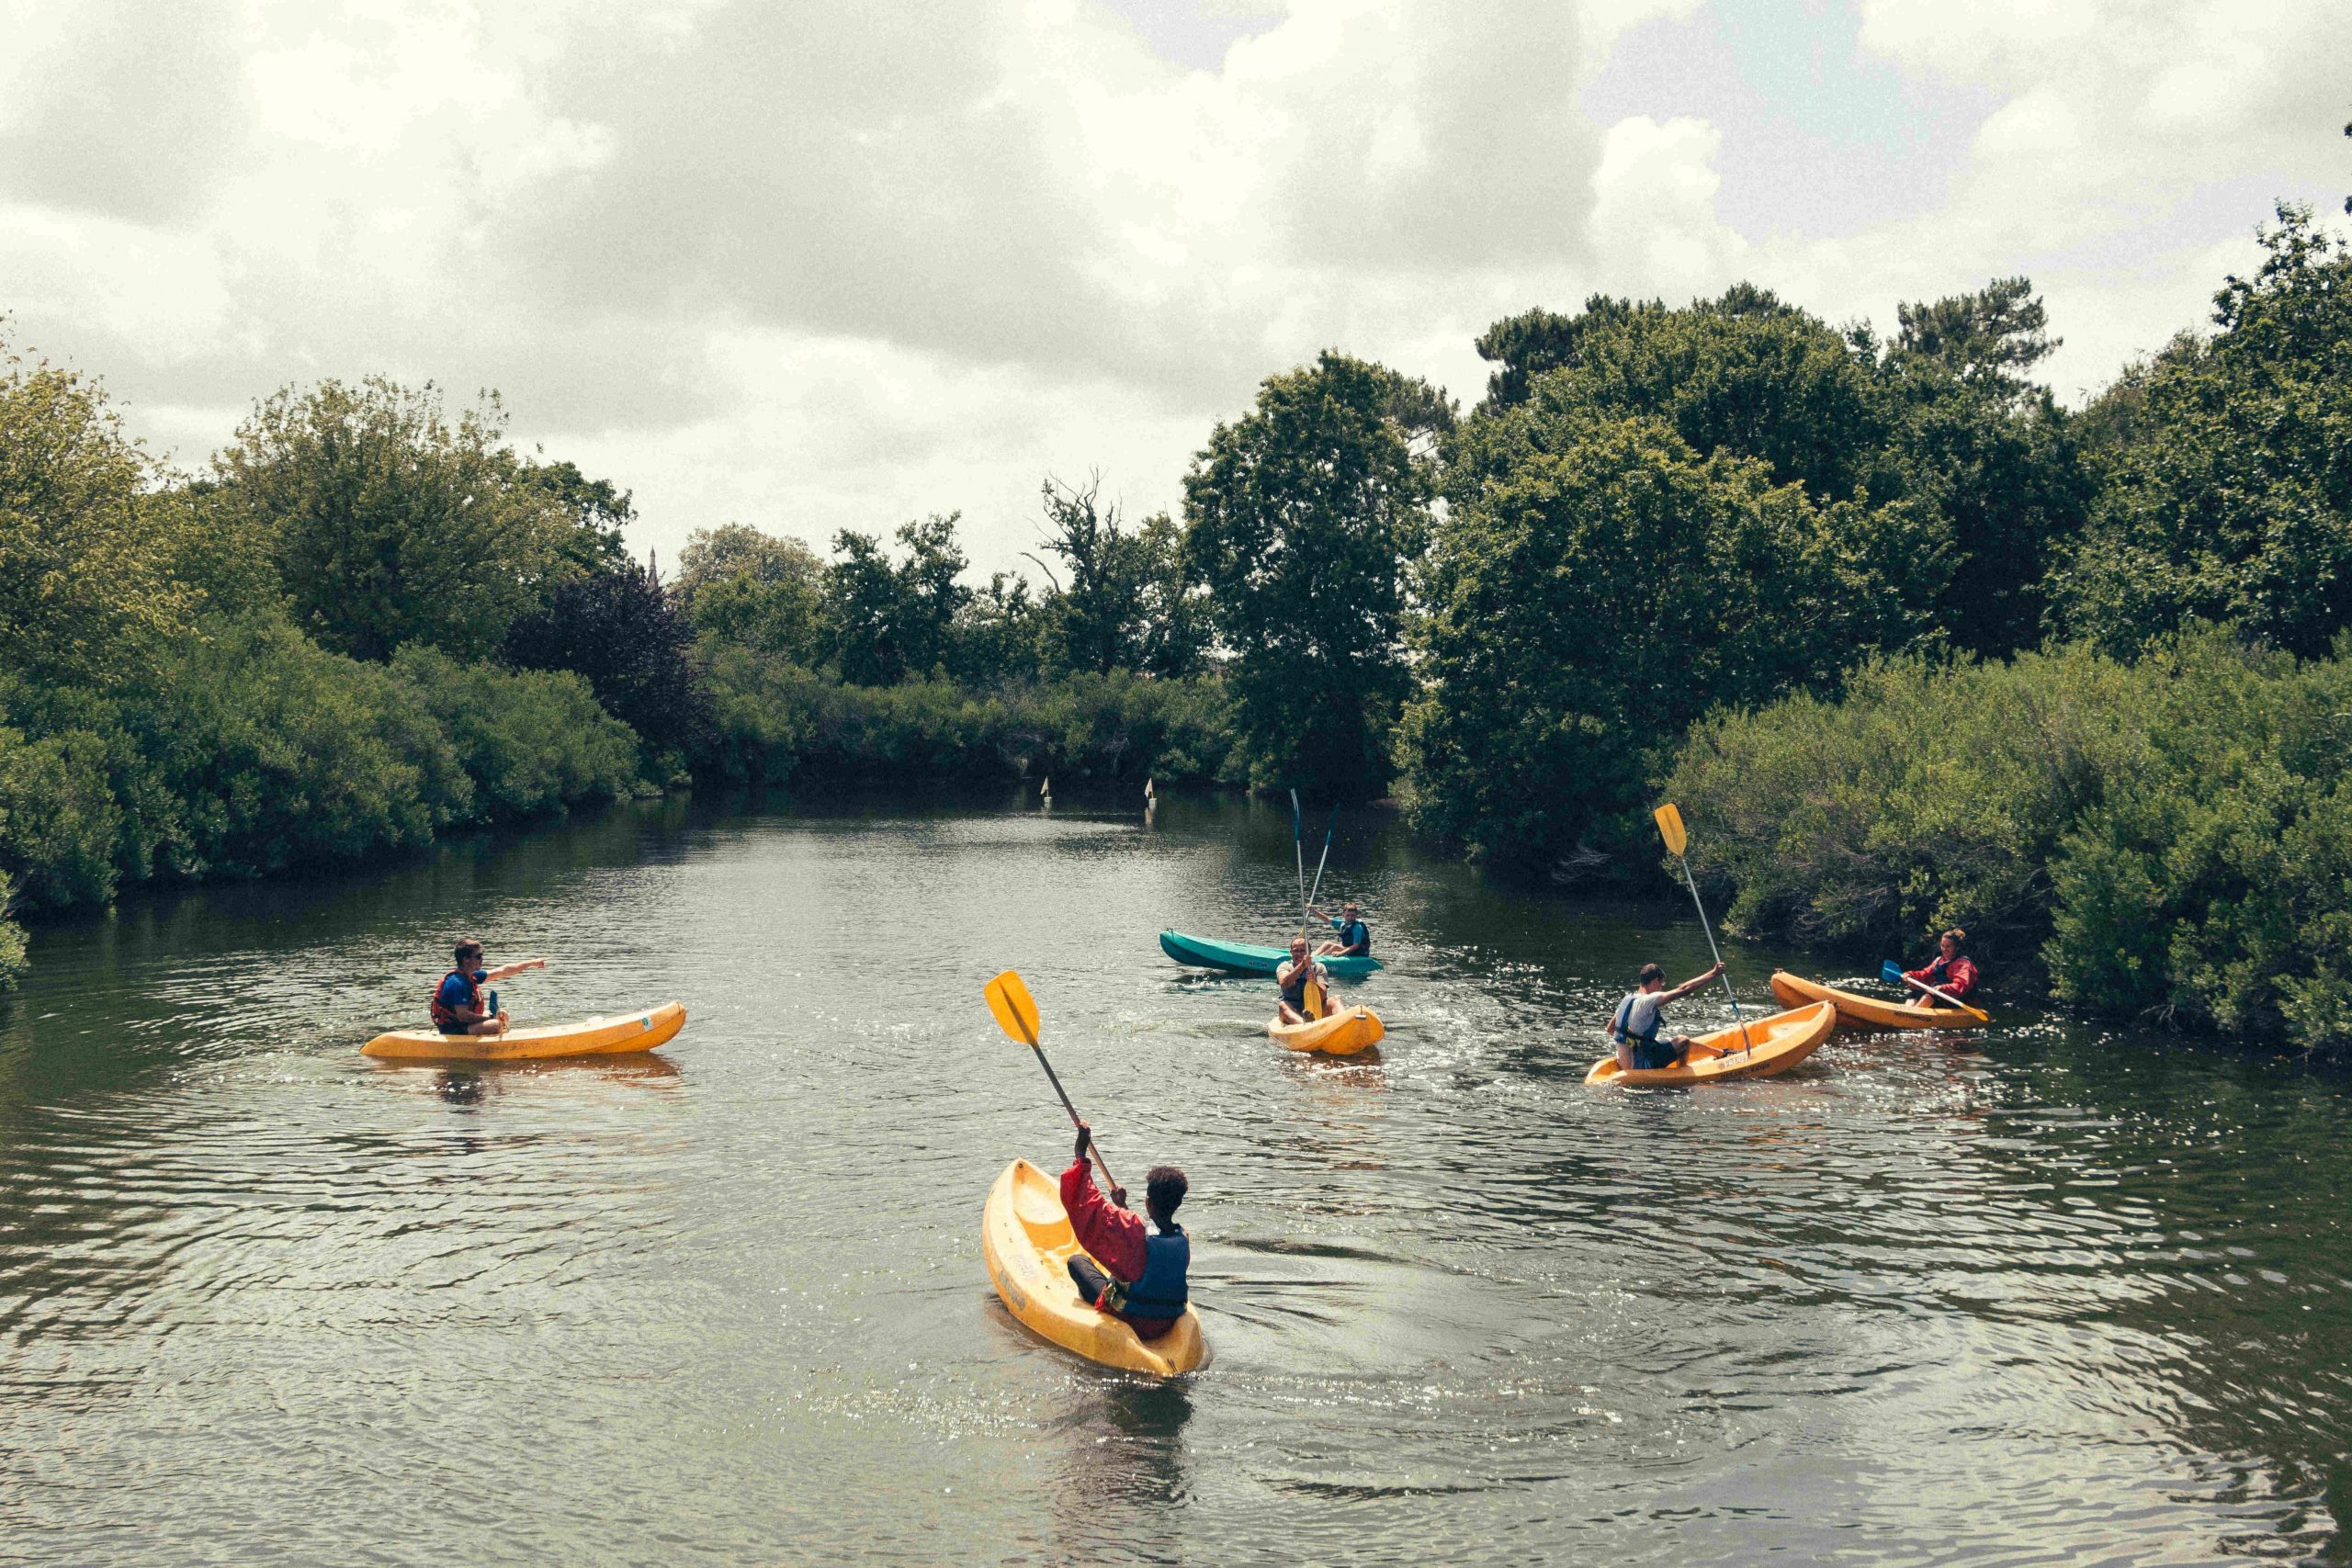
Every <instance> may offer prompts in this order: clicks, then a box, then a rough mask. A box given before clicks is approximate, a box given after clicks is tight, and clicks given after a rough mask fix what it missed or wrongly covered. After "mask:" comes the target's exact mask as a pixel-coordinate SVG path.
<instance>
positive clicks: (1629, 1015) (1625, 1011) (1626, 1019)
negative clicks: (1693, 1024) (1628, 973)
mask: <svg viewBox="0 0 2352 1568" xmlns="http://www.w3.org/2000/svg"><path fill="white" fill-rule="evenodd" d="M1641 995H1642V993H1641V992H1639V991H1635V992H1634V993H1632V994H1631V995H1629V996H1628V997H1626V998H1625V999H1624V1000H1623V1001H1622V1002H1619V1003H1618V1004H1617V1016H1616V1017H1614V1018H1612V1019H1611V1020H1610V1021H1609V1038H1610V1039H1611V1040H1612V1041H1614V1042H1615V1043H1618V1044H1620V1045H1655V1044H1657V1026H1658V1021H1659V1015H1660V1014H1661V1013H1662V1012H1663V1011H1664V1009H1662V1008H1654V1009H1652V1010H1651V1011H1650V1027H1649V1032H1648V1033H1646V1034H1629V1033H1627V1032H1625V1031H1626V1026H1627V1025H1629V1024H1631V1023H1632V1022H1633V1021H1634V1002H1635V1001H1636V1000H1637V999H1638V998H1640V997H1641Z"/></svg>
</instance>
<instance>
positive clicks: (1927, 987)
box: [1903, 975, 1986, 1018]
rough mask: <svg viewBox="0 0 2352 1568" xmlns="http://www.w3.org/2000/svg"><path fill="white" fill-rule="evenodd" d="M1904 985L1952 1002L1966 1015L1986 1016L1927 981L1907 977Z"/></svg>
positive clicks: (1904, 978) (1904, 979)
mask: <svg viewBox="0 0 2352 1568" xmlns="http://www.w3.org/2000/svg"><path fill="white" fill-rule="evenodd" d="M1903 983H1904V984H1905V985H1906V986H1917V987H1919V989H1921V990H1923V991H1925V992H1927V993H1928V995H1929V996H1931V997H1940V998H1943V999H1944V1000H1945V1001H1948V1002H1950V1003H1951V1005H1952V1006H1954V1007H1956V1008H1958V1009H1959V1010H1961V1011H1962V1012H1964V1013H1971V1014H1973V1015H1974V1016H1976V1017H1978V1018H1983V1017H1985V1016H1986V1015H1985V1013H1983V1012H1981V1011H1978V1010H1976V1009H1975V1008H1973V1007H1970V1006H1969V1005H1968V1004H1967V1003H1966V1002H1964V1001H1962V1000H1961V999H1960V998H1958V997H1955V996H1953V995H1952V994H1951V992H1950V991H1939V990H1938V989H1936V988H1935V987H1933V986H1930V985H1929V984H1928V982H1926V981H1925V980H1915V979H1913V978H1912V977H1911V976H1908V975H1905V976H1903Z"/></svg>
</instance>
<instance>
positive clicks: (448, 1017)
mask: <svg viewBox="0 0 2352 1568" xmlns="http://www.w3.org/2000/svg"><path fill="white" fill-rule="evenodd" d="M452 979H458V980H463V981H464V982H465V983H466V1005H467V1006H468V1007H469V1008H471V1009H473V1010H474V1011H476V1012H480V1011H481V987H480V986H478V985H476V984H474V977H473V976H471V975H469V974H467V973H466V972H465V971H464V970H462V969H452V970H450V971H449V973H448V974H447V975H444V976H441V978H440V979H439V980H438V981H437V982H435V985H434V987H433V998H432V999H431V1000H430V1001H429V1002H427V1003H426V1004H425V1006H426V1010H428V1011H430V1012H431V1013H432V1015H433V1027H434V1028H435V1029H439V1030H450V1029H463V1028H465V1027H466V1021H465V1020H464V1019H462V1018H459V1017H458V1015H457V1014H456V1013H455V1012H453V1011H451V1010H449V1009H448V1008H447V1007H446V1006H444V1005H443V1003H442V1001H441V987H443V986H446V985H447V984H448V983H449V982H450V981H451V980H452Z"/></svg>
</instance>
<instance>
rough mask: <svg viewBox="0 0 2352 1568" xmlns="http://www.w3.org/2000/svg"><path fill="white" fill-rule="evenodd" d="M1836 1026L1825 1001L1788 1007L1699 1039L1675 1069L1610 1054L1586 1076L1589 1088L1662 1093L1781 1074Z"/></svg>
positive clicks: (1833, 1012) (1835, 1014) (1810, 1052)
mask: <svg viewBox="0 0 2352 1568" xmlns="http://www.w3.org/2000/svg"><path fill="white" fill-rule="evenodd" d="M1837 1027H1838V1010H1837V1009H1836V1008H1834V1007H1832V1006H1830V1005H1829V1004H1828V1003H1827V1002H1815V1003H1814V1004H1813V1005H1812V1006H1810V1007H1801V1008H1793V1009H1792V1010H1789V1011H1787V1012H1776V1013H1774V1014H1773V1015H1772V1016H1771V1017H1770V1018H1759V1019H1757V1020H1755V1021H1752V1022H1750V1023H1748V1024H1747V1027H1746V1029H1745V1030H1744V1031H1743V1030H1742V1028H1741V1026H1740V1025H1738V1024H1734V1025H1732V1026H1731V1027H1730V1028H1729V1029H1718V1030H1716V1031H1715V1032H1713V1033H1712V1034H1701V1035H1698V1036H1696V1037H1694V1038H1693V1039H1692V1040H1691V1055H1688V1056H1686V1057H1684V1058H1683V1060H1682V1063H1681V1065H1680V1066H1673V1067H1632V1068H1629V1067H1621V1066H1618V1065H1617V1058H1616V1057H1615V1056H1613V1055H1610V1056H1603V1057H1602V1058H1600V1060H1599V1061H1598V1062H1595V1063H1594V1064H1593V1065H1592V1071H1590V1072H1589V1073H1587V1074H1585V1076H1584V1081H1585V1082H1586V1083H1587V1084H1589V1085H1593V1086H1599V1085H1602V1084H1632V1085H1634V1086H1635V1087H1637V1088H1665V1087H1670V1086H1673V1085H1678V1084H1702V1083H1720V1082H1723V1081H1724V1080H1726V1079H1730V1078H1769V1077H1771V1076H1772V1075H1773V1074H1775V1073H1785V1072H1787V1071H1788V1070H1789V1069H1790V1068H1791V1067H1793V1066H1796V1065H1797V1064H1798V1063H1799V1062H1802V1061H1804V1059H1805V1058H1806V1057H1807V1056H1810V1055H1813V1054H1814V1053H1815V1051H1818V1050H1819V1049H1821V1043H1822V1042H1823V1041H1825V1040H1826V1039H1828V1038H1829V1032H1830V1031H1831V1030H1833V1029H1836V1028H1837Z"/></svg>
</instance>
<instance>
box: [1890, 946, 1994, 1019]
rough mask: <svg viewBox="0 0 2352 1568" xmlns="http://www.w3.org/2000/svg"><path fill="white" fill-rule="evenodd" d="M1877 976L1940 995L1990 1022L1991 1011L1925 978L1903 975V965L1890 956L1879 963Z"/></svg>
mask: <svg viewBox="0 0 2352 1568" xmlns="http://www.w3.org/2000/svg"><path fill="white" fill-rule="evenodd" d="M1878 977H1879V978H1880V979H1882V980H1883V981H1885V982H1886V983H1887V984H1888V985H1890V986H1892V985H1894V984H1896V983H1897V982H1898V981H1899V982H1901V983H1902V984H1904V985H1905V986H1917V987H1919V989H1921V990H1923V991H1925V992H1927V993H1928V995H1929V996H1931V997H1941V998H1943V999H1944V1000H1945V1001H1948V1002H1950V1003H1951V1005H1952V1006H1954V1007H1956V1008H1958V1009H1959V1010H1961V1011H1962V1012H1964V1013H1966V1014H1967V1015H1968V1016H1969V1017H1971V1018H1973V1019H1974V1020H1975V1021H1977V1022H1979V1023H1990V1022H1992V1021H1993V1015H1992V1014H1991V1013H1989V1012H1983V1011H1980V1010H1977V1009H1975V1008H1973V1007H1970V1006H1969V1005H1968V1004H1967V1003H1966V1002H1964V1001H1962V1000H1961V999H1960V998H1958V997H1955V996H1953V995H1952V994H1951V992H1950V991H1939V990H1938V989H1936V988H1935V987H1933V986H1930V985H1929V984H1928V983H1927V982H1926V981H1925V980H1914V979H1913V978H1912V977H1911V976H1908V975H1905V973H1904V972H1903V965H1901V964H1897V963H1896V962H1895V961H1894V959H1892V958H1889V959H1886V960H1883V962H1881V963H1880V964H1879V966H1878Z"/></svg>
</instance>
